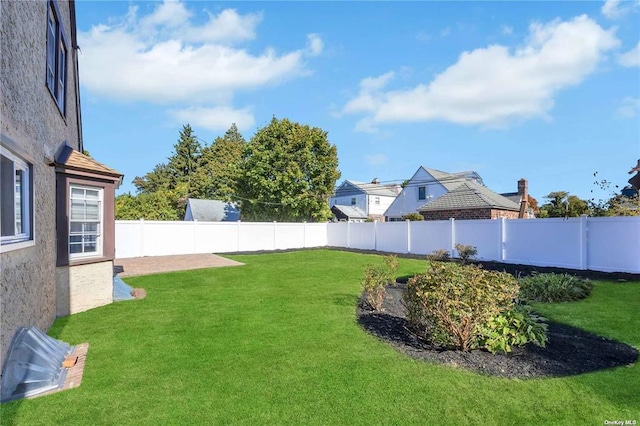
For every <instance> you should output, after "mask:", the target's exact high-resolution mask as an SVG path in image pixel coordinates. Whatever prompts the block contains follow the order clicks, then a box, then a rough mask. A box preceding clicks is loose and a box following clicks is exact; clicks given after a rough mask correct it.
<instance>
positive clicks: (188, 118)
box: [169, 106, 255, 131]
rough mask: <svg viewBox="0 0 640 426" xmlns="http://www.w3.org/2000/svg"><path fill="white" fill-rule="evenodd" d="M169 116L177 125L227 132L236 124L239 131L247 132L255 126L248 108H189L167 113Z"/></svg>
mask: <svg viewBox="0 0 640 426" xmlns="http://www.w3.org/2000/svg"><path fill="white" fill-rule="evenodd" d="M169 115H170V116H171V117H172V118H173V120H174V121H175V122H176V123H177V124H185V123H189V124H191V125H193V126H197V127H201V128H205V129H209V130H214V131H224V130H227V129H228V128H229V127H230V126H231V124H232V123H236V126H238V129H239V130H240V131H243V130H248V129H251V128H252V127H253V125H254V124H255V119H254V117H253V113H252V112H251V110H250V109H249V108H243V109H233V108H231V107H226V106H222V107H213V108H207V107H191V108H186V109H175V110H171V111H169Z"/></svg>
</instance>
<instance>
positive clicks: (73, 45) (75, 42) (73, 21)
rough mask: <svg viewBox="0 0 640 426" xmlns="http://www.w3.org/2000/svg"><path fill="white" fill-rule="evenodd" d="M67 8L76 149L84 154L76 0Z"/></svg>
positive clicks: (71, 0)
mask: <svg viewBox="0 0 640 426" xmlns="http://www.w3.org/2000/svg"><path fill="white" fill-rule="evenodd" d="M69 9H70V10H71V16H70V18H71V48H72V50H73V66H74V73H73V80H74V86H75V89H76V122H77V123H78V151H80V152H81V153H83V154H84V142H83V140H82V112H81V110H80V79H79V72H80V68H79V66H78V50H80V46H78V39H77V31H76V2H75V0H69Z"/></svg>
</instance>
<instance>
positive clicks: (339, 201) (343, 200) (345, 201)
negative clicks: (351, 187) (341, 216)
mask: <svg viewBox="0 0 640 426" xmlns="http://www.w3.org/2000/svg"><path fill="white" fill-rule="evenodd" d="M352 198H355V199H356V203H355V204H351V199H352ZM329 204H330V207H333V206H335V205H339V206H354V207H358V208H359V209H360V210H362V211H363V212H365V213H366V212H367V194H363V193H357V194H353V195H349V196H345V197H331V199H330V200H329Z"/></svg>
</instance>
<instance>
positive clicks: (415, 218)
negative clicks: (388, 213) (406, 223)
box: [402, 212, 424, 222]
mask: <svg viewBox="0 0 640 426" xmlns="http://www.w3.org/2000/svg"><path fill="white" fill-rule="evenodd" d="M402 219H404V220H410V221H412V222H414V221H420V220H424V216H422V215H421V214H420V213H418V212H413V213H409V214H407V215H404V216H402Z"/></svg>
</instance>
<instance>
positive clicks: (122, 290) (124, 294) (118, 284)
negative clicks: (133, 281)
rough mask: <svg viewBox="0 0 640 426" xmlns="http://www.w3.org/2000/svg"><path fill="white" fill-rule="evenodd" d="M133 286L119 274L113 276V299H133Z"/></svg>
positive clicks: (115, 300)
mask: <svg viewBox="0 0 640 426" xmlns="http://www.w3.org/2000/svg"><path fill="white" fill-rule="evenodd" d="M133 298H134V297H133V288H131V287H129V286H128V285H127V284H126V283H125V282H124V281H122V280H121V279H120V277H119V276H117V275H116V276H115V277H113V301H114V302H120V301H121V300H131V299H133Z"/></svg>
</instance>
